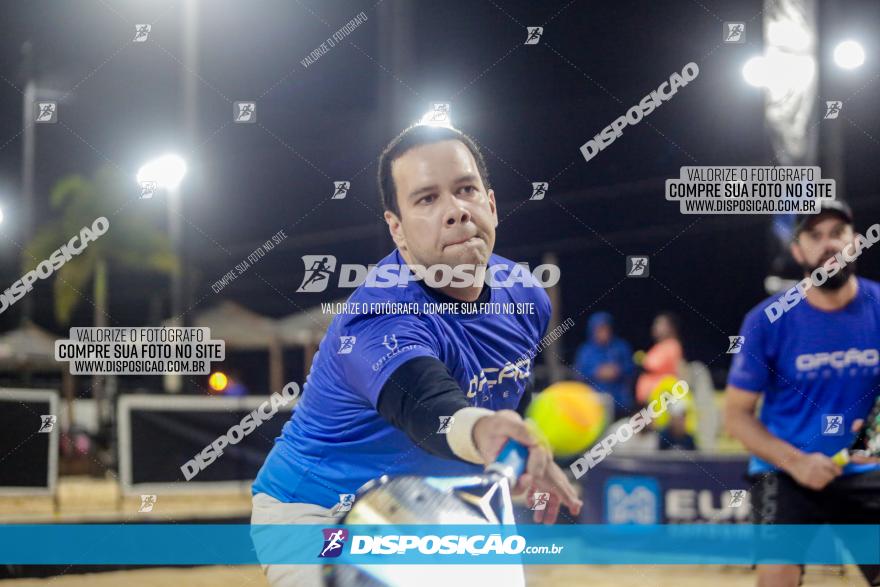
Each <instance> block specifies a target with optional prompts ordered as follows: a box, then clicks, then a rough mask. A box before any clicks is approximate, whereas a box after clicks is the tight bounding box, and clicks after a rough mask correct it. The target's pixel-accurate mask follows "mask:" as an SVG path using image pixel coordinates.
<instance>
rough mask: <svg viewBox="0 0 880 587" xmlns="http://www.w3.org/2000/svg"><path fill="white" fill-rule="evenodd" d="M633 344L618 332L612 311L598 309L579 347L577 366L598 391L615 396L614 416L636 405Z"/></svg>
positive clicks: (579, 371) (622, 415)
mask: <svg viewBox="0 0 880 587" xmlns="http://www.w3.org/2000/svg"><path fill="white" fill-rule="evenodd" d="M632 356H633V353H632V348H630V346H629V344H628V343H627V342H626V341H625V340H623V339H622V338H619V337H617V336H614V324H613V319H612V318H611V314H609V313H608V312H596V313H595V314H593V315H592V316H590V318H589V320H588V321H587V340H586V341H584V343H583V344H582V345H581V346H580V347H578V350H577V353H575V358H574V368H575V370H576V371H577V372H578V374H579V375H580V376H581V377H582V378H583V379H584V380H585V381H586V382H587V383H588V384H589V385H591V386H593V388H595V389H596V391H601V392H604V393H607V394H609V395H610V396H611V397H612V398H613V399H614V419H615V420H617V419H619V418H622V417H624V416H628V415H629V414H630V413H631V412H632V409H633V404H634V403H635V402H634V399H635V398H634V396H633V374H634V373H635V364H634V363H633V359H632Z"/></svg>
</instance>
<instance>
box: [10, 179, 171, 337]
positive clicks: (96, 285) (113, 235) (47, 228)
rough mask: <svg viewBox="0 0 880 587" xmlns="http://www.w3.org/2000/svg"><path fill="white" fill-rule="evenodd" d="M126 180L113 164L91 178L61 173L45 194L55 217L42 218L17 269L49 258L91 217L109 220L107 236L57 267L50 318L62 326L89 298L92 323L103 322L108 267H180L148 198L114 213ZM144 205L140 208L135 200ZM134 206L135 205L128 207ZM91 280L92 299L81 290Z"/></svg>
mask: <svg viewBox="0 0 880 587" xmlns="http://www.w3.org/2000/svg"><path fill="white" fill-rule="evenodd" d="M128 183H132V182H127V181H126V178H124V177H123V176H122V175H121V174H120V173H118V172H116V171H114V170H113V169H112V168H109V167H103V168H101V169H100V170H99V171H98V172H97V174H96V175H95V177H94V179H92V180H89V179H86V178H83V177H82V176H80V175H71V176H68V177H65V178H63V179H61V180H59V181H58V183H57V184H55V187H54V188H53V189H52V193H51V196H50V203H51V207H52V209H53V210H57V211H59V212H60V215H59V217H57V218H55V219H53V220H50V221H48V222H46V223H45V224H44V225H43V226H42V227H41V228H40V230H39V231H38V232H37V234H36V235H35V236H34V237H33V239H31V241H30V242H29V243H28V245H27V246H26V247H25V249H24V251H23V252H22V269H23V271H24V272H27V271H30V270H31V269H33V268H34V267H36V266H37V264H38V263H40V262H41V261H42V260H44V259H48V258H49V255H51V254H52V252H53V251H55V250H56V249H57V248H58V247H59V246H61V245H62V244H64V243H66V242H67V240H68V239H70V238H71V237H72V236H74V235H76V234H79V231H80V230H81V229H82V228H83V227H85V226H89V227H91V226H92V223H93V222H94V221H95V219H96V218H99V217H101V216H105V217H107V218H108V219H109V220H110V229H109V230H108V231H107V233H106V234H104V235H102V236H101V237H100V238H98V239H97V240H94V241H92V242H90V243H89V244H88V246H87V247H86V248H85V250H84V251H83V252H82V253H81V254H80V255H78V256H76V257H74V258H72V259H71V260H70V261H69V262H67V263H65V264H64V265H63V266H62V267H61V269H59V270H58V271H57V278H56V279H55V281H54V283H53V291H54V294H55V296H54V297H55V304H54V305H55V319H56V320H57V321H58V322H59V324H63V325H67V324H69V323H70V319H71V317H72V315H73V312H74V311H75V310H76V308H77V306H78V305H79V304H80V303H81V302H82V301H83V300H86V301H90V302H91V303H92V305H93V307H94V325H95V326H106V325H107V317H108V313H107V308H108V299H107V296H108V291H109V287H108V281H107V279H108V276H107V268H108V265H112V266H114V267H115V268H119V269H125V270H131V271H153V272H157V273H163V274H171V273H172V272H174V271H177V270H179V265H178V260H177V257H176V256H175V255H174V253H173V251H172V249H171V242H170V240H169V239H168V237H167V235H166V234H165V233H163V232H162V231H161V230H160V229H159V228H158V227H157V224H158V223H157V222H155V221H154V222H151V220H154V218H150V216H155V214H150V213H151V212H156V208H157V207H156V206H151V207H150V209H148V210H146V211H145V210H144V208H146V207H147V206H149V204H152V202H151V201H144V202H130V203H129V204H128V206H127V209H123V210H122V211H121V212H119V213H118V214H115V213H114V211H119V210H120V209H121V208H123V206H124V205H125V204H126V199H130V198H132V197H133V196H132V195H131V194H133V193H134V192H135V191H136V190H134V189H133V188H132V187H128V189H127V188H126V184H128ZM141 203H143V204H145V205H144V206H142V207H141V208H140V209H137V208H135V207H136V206H137V205H138V204H141ZM133 208H134V209H133ZM89 281H91V282H92V296H91V300H90V299H89V296H88V295H87V294H86V293H85V291H86V288H87V286H88V285H89Z"/></svg>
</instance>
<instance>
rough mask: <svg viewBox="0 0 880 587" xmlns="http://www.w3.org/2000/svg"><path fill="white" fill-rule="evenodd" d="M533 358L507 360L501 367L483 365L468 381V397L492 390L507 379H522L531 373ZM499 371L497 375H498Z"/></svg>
mask: <svg viewBox="0 0 880 587" xmlns="http://www.w3.org/2000/svg"><path fill="white" fill-rule="evenodd" d="M531 364H532V360H531V359H530V358H528V357H524V358H522V359H520V360H518V361H517V362H516V363H511V362H510V361H507V362H506V363H504V365H502V366H501V367H482V368H481V369H480V372H479V373H477V374H475V375H474V376H473V377H471V380H470V382H469V383H468V391H467V397H468V398H473V397H476V395H477V394H478V393H482V392H484V391H489V390H491V389H492V388H493V387H494V386H495V385H497V384H499V383H504V381H505V380H511V381H522V380H525V379H528V378H529V375H531V370H530V367H531ZM496 373H497V376H496Z"/></svg>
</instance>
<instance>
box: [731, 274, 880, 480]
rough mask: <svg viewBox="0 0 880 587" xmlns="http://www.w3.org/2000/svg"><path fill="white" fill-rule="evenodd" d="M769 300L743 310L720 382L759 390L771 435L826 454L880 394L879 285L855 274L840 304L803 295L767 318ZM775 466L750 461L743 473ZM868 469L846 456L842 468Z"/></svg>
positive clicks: (846, 440) (848, 438)
mask: <svg viewBox="0 0 880 587" xmlns="http://www.w3.org/2000/svg"><path fill="white" fill-rule="evenodd" d="M776 299H777V298H770V299H767V300H765V301H764V302H762V303H760V304H758V306H756V307H755V308H754V309H752V311H750V312H749V313H748V314H747V315H746V318H745V320H744V321H743V325H742V329H741V330H740V335H741V336H743V337H745V340H744V341H743V345H742V349H741V351H740V352H739V354H737V355H734V359H733V364H732V365H731V369H730V374H729V376H728V380H727V382H728V384H729V385H733V386H735V387H739V388H741V389H744V390H748V391H754V392H758V393H763V394H764V403H763V406H762V408H761V416H760V419H761V422H763V424H764V425H765V426H766V427H767V429H768V430H769V431H770V432H771V433H772V434H773V435H774V436H777V437H779V438H781V439H782V440H785V441H786V442H788V443H790V444H792V445H794V446H795V447H797V448H799V449H800V450H803V451H805V452H821V453H823V454H826V455H828V456H831V455H833V454H834V453H836V452H837V451H839V450H840V449H842V448H845V447H847V446H849V445H850V444H851V443H852V441H853V440H854V436H855V435H854V434H853V433H852V432H851V431H850V428H851V426H852V422H853V421H854V420H856V419H858V418H865V417H866V416H867V415H868V412H869V411H870V409H871V406H872V405H873V403H874V400H875V399H876V397H877V396H878V395H880V284H877V283H876V282H873V281H869V280H867V279H862V278H858V293H857V295H856V297H855V298H854V299H853V300H852V301H851V302H850V303H849V304H847V306H846V307H844V308H842V309H840V310H837V311H834V312H826V311H824V310H819V309H817V308H814V307H813V306H811V305H810V304H809V303H808V302H807V300H806V299H803V300H801V301H800V302H799V303H798V304H797V305H796V306H793V307H792V308H791V309H790V310H788V312H786V313H785V314H783V315H782V316H781V317H779V318H778V319H777V320H776V321H775V322H772V323H771V322H770V320H769V319H768V317H767V315H766V314H765V311H764V310H765V308H766V307H767V306H768V305H769V304H770V303H772V302H774V301H776ZM838 416H842V418H840V419H838V418H837V417H838ZM774 468H775V467H773V466H772V465H770V464H769V463H767V462H765V461H763V460H762V459H759V458H757V457H752V460H751V462H750V463H749V472H750V473H762V472H765V471H770V470H773V469H774ZM872 468H876V466H874V465H855V464H852V463H851V464H849V465H847V466H846V468H845V469H844V473H856V472H862V471H865V470H868V469H872Z"/></svg>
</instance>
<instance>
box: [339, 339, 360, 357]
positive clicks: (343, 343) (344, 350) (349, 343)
mask: <svg viewBox="0 0 880 587" xmlns="http://www.w3.org/2000/svg"><path fill="white" fill-rule="evenodd" d="M356 341H357V337H356V336H340V337H339V350H338V351H336V354H337V355H348V354H350V353H351V351H353V350H354V343H355V342H356Z"/></svg>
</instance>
